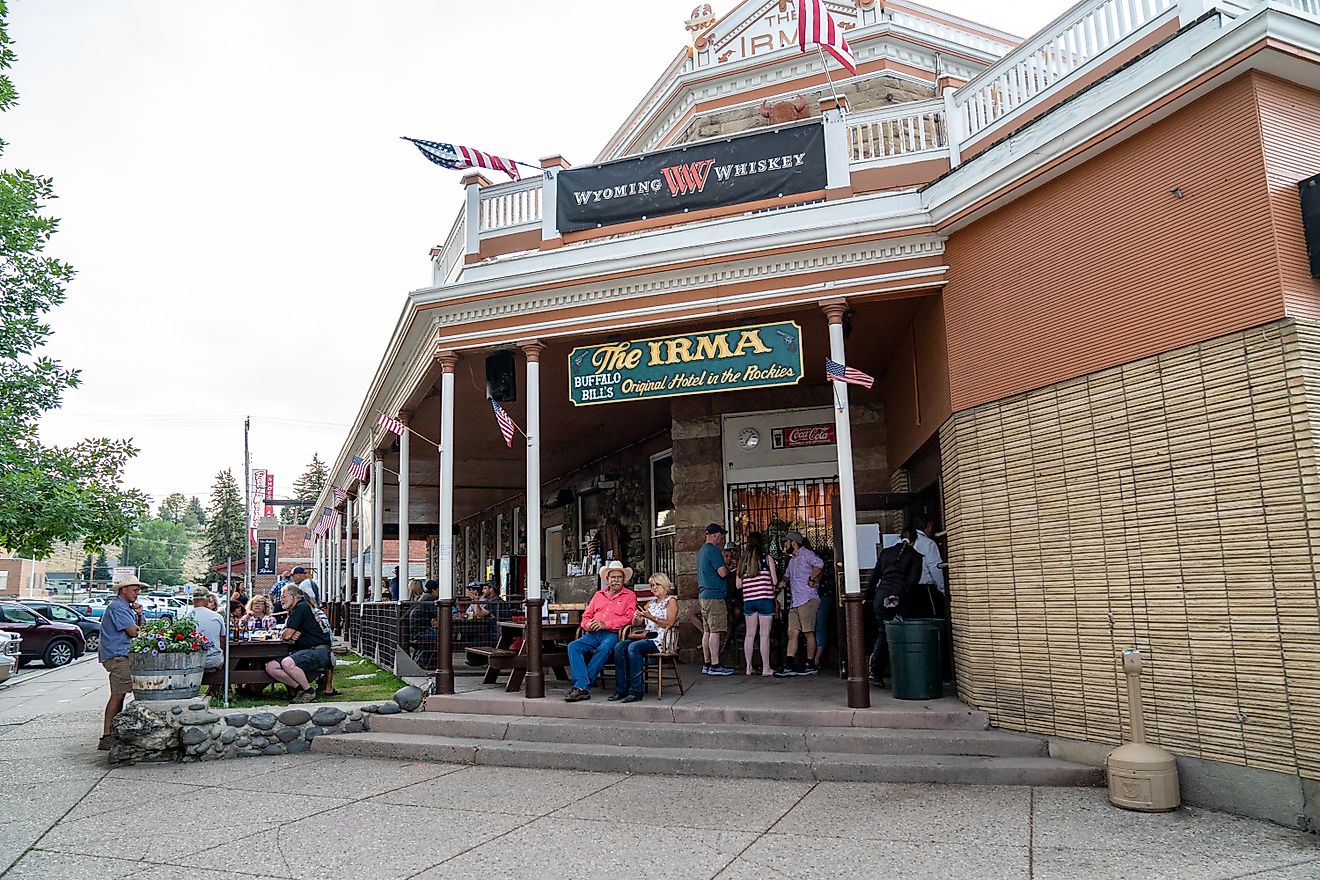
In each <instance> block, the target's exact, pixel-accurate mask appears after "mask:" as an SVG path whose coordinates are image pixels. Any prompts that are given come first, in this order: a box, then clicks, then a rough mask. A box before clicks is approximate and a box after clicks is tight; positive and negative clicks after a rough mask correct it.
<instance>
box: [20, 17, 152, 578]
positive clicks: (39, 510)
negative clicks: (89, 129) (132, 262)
mask: <svg viewBox="0 0 1320 880" xmlns="http://www.w3.org/2000/svg"><path fill="white" fill-rule="evenodd" d="M7 15H8V9H7V7H6V4H5V2H4V0H0V112H3V111H4V110H7V109H9V107H10V106H11V105H12V104H14V102H15V100H16V98H17V93H16V92H15V91H14V87H13V83H12V82H11V81H10V79H9V77H8V76H7V75H6V74H5V73H4V72H3V71H6V70H8V69H9V68H10V67H11V66H12V64H13V61H14V53H13V51H12V50H11V49H10V48H9V45H10V39H9V32H8V28H7V21H6V18H7ZM3 149H4V143H3V141H0V152H2V151H3ZM54 198H55V188H54V184H53V182H52V181H51V179H50V178H49V177H41V176H39V175H36V174H33V173H32V172H30V171H22V170H14V171H0V546H4V547H6V548H8V549H9V550H11V551H13V552H14V553H16V554H18V555H21V556H34V557H38V558H43V557H46V556H49V555H50V553H51V551H52V550H53V549H54V546H55V544H56V543H57V542H58V541H61V540H68V541H74V540H79V539H81V540H82V542H83V546H84V548H85V549H87V550H91V549H93V548H100V547H104V546H105V545H106V544H112V543H117V542H118V541H119V539H120V538H122V537H123V536H124V535H125V534H126V533H127V532H128V531H129V529H130V528H132V526H133V524H134V523H135V522H136V521H137V520H138V519H140V518H141V517H142V516H143V515H144V514H145V513H146V497H145V496H144V495H142V493H140V492H138V491H136V490H125V489H124V488H123V487H122V485H121V483H122V479H123V473H124V465H125V464H126V463H127V461H128V459H130V458H132V457H133V456H134V455H136V454H137V449H136V448H135V447H134V446H133V444H132V443H131V442H130V441H128V440H110V439H108V438H94V439H88V440H83V441H82V442H80V443H77V444H75V445H73V446H69V447H59V446H45V445H43V444H42V443H41V441H40V439H39V438H38V435H37V423H38V421H39V420H40V418H41V415H42V413H44V412H47V411H49V410H52V409H57V408H58V407H59V406H60V398H61V395H62V394H63V393H64V391H65V390H67V389H69V388H76V387H77V386H78V384H79V382H80V379H79V376H78V372H77V371H76V370H71V369H66V368H65V367H64V366H62V365H61V364H60V363H59V362H57V361H54V360H52V359H50V358H48V357H42V356H40V355H39V354H38V349H40V348H41V346H43V345H44V344H45V343H46V339H47V337H49V336H50V334H51V329H50V325H48V324H46V323H44V322H43V320H42V318H43V316H44V315H45V314H46V313H47V312H49V311H50V310H51V309H53V308H55V307H56V306H58V305H60V304H61V303H62V302H64V299H65V288H66V287H67V285H68V283H69V281H70V280H71V279H72V278H73V274H74V272H73V267H72V266H70V265H69V264H68V263H63V262H60V261H59V260H57V259H55V258H53V257H50V256H47V255H46V254H45V249H46V245H47V244H49V242H50V240H51V237H52V236H53V235H54V234H55V231H56V229H57V228H58V227H59V221H58V220H56V219H55V218H54V217H50V216H48V215H46V214H44V213H42V211H43V209H44V208H45V207H46V205H47V203H48V202H49V201H50V200H51V199H54Z"/></svg>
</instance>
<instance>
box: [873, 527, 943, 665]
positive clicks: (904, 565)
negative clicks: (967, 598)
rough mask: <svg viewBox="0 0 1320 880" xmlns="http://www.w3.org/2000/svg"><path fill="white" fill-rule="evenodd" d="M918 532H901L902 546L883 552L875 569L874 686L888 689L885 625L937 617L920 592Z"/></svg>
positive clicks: (894, 546)
mask: <svg viewBox="0 0 1320 880" xmlns="http://www.w3.org/2000/svg"><path fill="white" fill-rule="evenodd" d="M916 540H917V532H916V530H915V529H913V528H912V527H911V526H906V527H904V529H903V531H901V532H899V540H898V543H896V544H893V545H891V546H889V547H886V548H885V549H884V550H882V551H880V556H879V558H878V559H876V561H875V568H873V569H872V570H871V580H870V583H869V584H867V588H866V589H867V593H868V594H870V595H872V596H873V597H874V598H873V599H872V602H873V605H874V609H875V621H876V626H877V628H878V630H879V632H878V633H877V634H876V638H875V650H873V651H872V652H871V683H872V684H875V685H877V686H879V687H884V668H885V660H886V659H887V658H888V655H889V645H888V641H887V640H886V638H885V624H886V623H888V622H889V621H891V620H893V619H894V618H895V617H903V618H912V617H933V616H934V615H935V612H934V608H933V607H932V606H931V601H930V598H929V596H925V597H924V599H923V596H924V594H923V592H922V590H921V589H920V581H921V554H920V553H918V552H917V551H916V549H914V548H913V546H912V545H913V544H914V543H916Z"/></svg>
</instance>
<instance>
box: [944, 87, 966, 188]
mask: <svg viewBox="0 0 1320 880" xmlns="http://www.w3.org/2000/svg"><path fill="white" fill-rule="evenodd" d="M956 94H957V89H955V88H953V86H945V87H944V131H945V133H946V134H947V135H948V137H949V167H950V168H957V167H958V165H959V164H961V162H962V152H961V150H960V147H961V146H962V141H963V138H964V137H966V136H967V135H966V133H965V132H964V131H963V119H962V114H961V113H960V112H958V102H957V101H955V100H954V96H955V95H956Z"/></svg>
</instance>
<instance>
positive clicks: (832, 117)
mask: <svg viewBox="0 0 1320 880" xmlns="http://www.w3.org/2000/svg"><path fill="white" fill-rule="evenodd" d="M821 108H822V109H823V111H824V112H823V113H821V120H822V122H823V123H824V134H825V188H826V189H827V190H840V189H847V188H848V187H851V186H852V156H851V155H850V154H849V152H848V119H847V113H846V109H847V103H846V99H845V98H839V99H838V100H837V101H836V100H835V99H834V98H826V99H824V100H822V101H821Z"/></svg>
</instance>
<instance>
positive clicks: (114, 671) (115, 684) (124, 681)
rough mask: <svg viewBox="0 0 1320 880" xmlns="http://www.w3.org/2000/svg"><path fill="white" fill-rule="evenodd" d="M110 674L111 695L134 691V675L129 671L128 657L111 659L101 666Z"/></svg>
mask: <svg viewBox="0 0 1320 880" xmlns="http://www.w3.org/2000/svg"><path fill="white" fill-rule="evenodd" d="M101 665H102V666H104V667H105V671H106V672H108V673H110V693H111V694H112V695H114V694H127V693H131V692H132V690H133V675H132V673H130V672H129V671H128V658H127V657H111V658H110V659H109V660H106V661H105V662H103V663H102V664H101Z"/></svg>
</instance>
